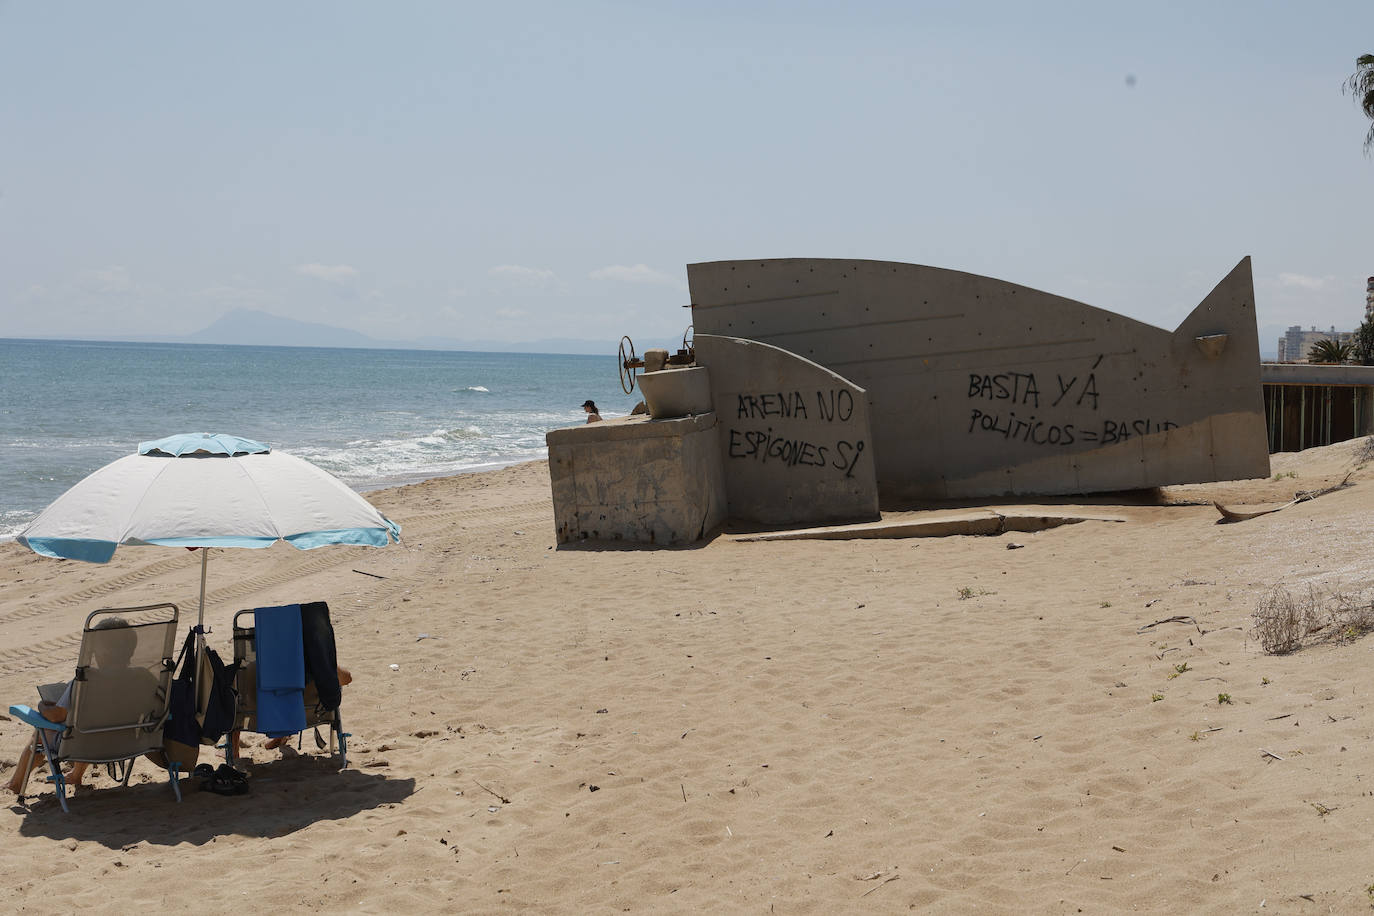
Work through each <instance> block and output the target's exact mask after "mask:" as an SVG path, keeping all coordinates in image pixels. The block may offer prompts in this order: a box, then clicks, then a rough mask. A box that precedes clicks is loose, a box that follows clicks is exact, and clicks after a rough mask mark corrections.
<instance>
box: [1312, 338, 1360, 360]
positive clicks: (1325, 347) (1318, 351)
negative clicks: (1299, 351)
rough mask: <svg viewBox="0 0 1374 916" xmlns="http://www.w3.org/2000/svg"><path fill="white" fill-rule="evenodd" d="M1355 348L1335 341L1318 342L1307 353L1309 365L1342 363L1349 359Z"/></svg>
mask: <svg viewBox="0 0 1374 916" xmlns="http://www.w3.org/2000/svg"><path fill="white" fill-rule="evenodd" d="M1354 351H1355V347H1354V346H1353V345H1352V344H1349V343H1342V342H1340V341H1336V340H1319V341H1317V342H1316V343H1314V344H1313V345H1312V346H1311V348H1309V349H1308V351H1307V361H1308V362H1309V363H1343V362H1345V361H1346V360H1348V359H1350V356H1351V354H1352V353H1353V352H1354Z"/></svg>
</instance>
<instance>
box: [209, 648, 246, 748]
mask: <svg viewBox="0 0 1374 916" xmlns="http://www.w3.org/2000/svg"><path fill="white" fill-rule="evenodd" d="M205 662H206V664H205V665H204V666H203V668H202V673H203V674H204V675H205V676H208V677H209V678H210V694H209V699H208V700H207V702H206V705H205V709H204V713H205V715H204V718H203V719H202V720H201V723H200V743H201V744H214V743H216V742H218V741H219V739H220V738H223V737H224V734H225V732H227V731H229V730H230V729H231V728H233V727H234V712H235V710H236V709H237V708H238V696H239V692H238V689H237V688H236V687H235V686H234V681H235V679H236V676H237V675H238V670H239V663H238V662H234V663H233V664H232V665H228V666H226V665H225V664H224V662H223V661H222V660H221V659H220V657H219V653H218V652H216V651H215V650H214V649H211V648H210V647H209V646H206V647H205Z"/></svg>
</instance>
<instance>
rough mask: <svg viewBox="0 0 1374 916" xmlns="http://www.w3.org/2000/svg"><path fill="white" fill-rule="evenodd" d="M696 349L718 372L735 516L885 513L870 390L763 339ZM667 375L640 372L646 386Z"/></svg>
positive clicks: (704, 340) (715, 388)
mask: <svg viewBox="0 0 1374 916" xmlns="http://www.w3.org/2000/svg"><path fill="white" fill-rule="evenodd" d="M695 344H696V358H697V363H698V364H700V365H702V366H705V367H707V368H708V369H709V370H710V372H711V390H712V393H713V398H714V404H715V413H716V416H717V417H719V418H720V448H721V451H720V457H721V463H722V464H723V466H724V469H725V494H726V499H727V500H728V503H729V506H730V518H732V519H734V520H736V521H742V522H751V523H758V524H764V525H821V524H829V523H831V522H843V521H856V520H861V519H875V518H877V517H878V488H877V477H876V472H875V468H874V464H873V450H872V448H871V446H870V443H871V442H872V439H873V435H872V432H871V430H870V428H869V421H868V397H867V395H866V394H865V393H864V390H863V389H862V388H860V387H859V386H857V385H855V384H854V383H853V382H850V381H849V380H847V379H845V378H842V377H841V376H839V375H836V374H835V373H834V372H832V371H830V370H829V369H826V368H825V367H824V366H818V365H816V364H815V363H813V362H811V361H810V360H806V359H802V358H801V357H800V356H797V355H796V354H795V353H789V352H788V351H786V350H780V349H778V348H777V347H773V346H769V345H768V344H764V343H758V342H757V341H750V340H742V339H740V338H738V337H718V336H713V335H706V334H698V335H697V336H696V341H695ZM668 371H671V370H668ZM663 374H664V373H649V374H648V375H644V376H641V377H640V382H641V385H643V384H646V383H647V382H649V381H650V380H651V378H652V376H655V375H663ZM646 390H647V389H646Z"/></svg>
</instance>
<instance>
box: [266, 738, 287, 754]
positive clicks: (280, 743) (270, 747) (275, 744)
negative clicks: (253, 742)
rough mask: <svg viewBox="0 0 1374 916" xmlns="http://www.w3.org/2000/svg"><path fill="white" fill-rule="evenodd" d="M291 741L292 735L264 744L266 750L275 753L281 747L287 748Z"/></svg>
mask: <svg viewBox="0 0 1374 916" xmlns="http://www.w3.org/2000/svg"><path fill="white" fill-rule="evenodd" d="M290 740H291V736H290V735H285V736H283V737H281V738H273V739H272V740H271V741H268V742H267V743H266V744H264V745H263V748H264V749H265V750H269V751H275V750H276V749H277V748H279V747H285V746H286V743H287V742H288V741H290Z"/></svg>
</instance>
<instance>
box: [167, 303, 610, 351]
mask: <svg viewBox="0 0 1374 916" xmlns="http://www.w3.org/2000/svg"><path fill="white" fill-rule="evenodd" d="M160 339H161V340H164V341H174V342H178V343H201V344H239V345H248V346H257V347H274V346H275V347H365V348H369V349H397V350H471V351H477V352H496V353H573V354H596V355H602V354H613V353H614V352H615V345H616V341H613V340H606V341H602V340H577V339H573V338H566V337H548V338H543V339H541V340H527V341H521V342H518V343H517V342H513V341H508V340H464V339H460V338H454V337H424V338H421V339H419V340H380V339H378V338H376V337H371V336H369V335H367V334H363V333H361V332H360V331H350V330H348V329H347V328H336V327H334V326H332V325H327V324H319V323H316V322H311V321H297V320H296V319H294V318H282V317H281V316H279V315H271V314H268V313H267V312H260V311H257V310H255V309H234V310H232V311H229V312H226V313H225V314H224V315H223V316H221V317H220V318H219V319H217V320H216V321H214V322H213V323H211V324H210V325H209V326H208V327H206V328H204V329H203V330H200V331H197V332H195V333H194V334H188V335H186V336H184V337H175V338H173V337H163V338H160Z"/></svg>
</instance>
